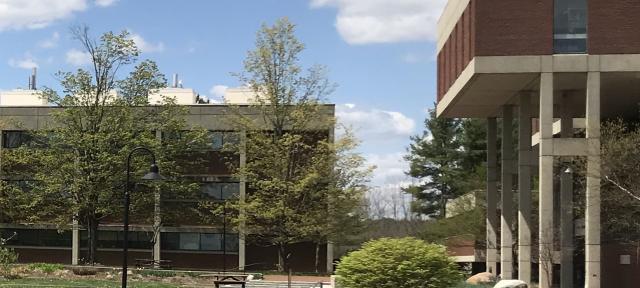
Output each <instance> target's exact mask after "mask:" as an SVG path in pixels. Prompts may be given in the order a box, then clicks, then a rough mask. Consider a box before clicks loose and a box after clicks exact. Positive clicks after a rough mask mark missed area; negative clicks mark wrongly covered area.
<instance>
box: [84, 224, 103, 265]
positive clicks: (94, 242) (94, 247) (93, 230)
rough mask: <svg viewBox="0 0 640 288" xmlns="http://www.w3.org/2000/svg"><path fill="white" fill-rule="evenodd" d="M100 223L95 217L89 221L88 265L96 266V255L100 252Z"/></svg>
mask: <svg viewBox="0 0 640 288" xmlns="http://www.w3.org/2000/svg"><path fill="white" fill-rule="evenodd" d="M99 224H100V223H99V222H98V220H97V219H96V218H95V217H91V216H89V217H88V219H87V233H88V237H87V244H88V245H87V247H89V250H88V251H87V264H89V265H94V264H96V254H97V252H98V225H99Z"/></svg>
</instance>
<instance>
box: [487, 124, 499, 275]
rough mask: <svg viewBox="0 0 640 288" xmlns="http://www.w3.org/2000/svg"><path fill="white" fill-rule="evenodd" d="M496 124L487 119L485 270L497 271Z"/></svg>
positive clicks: (494, 272) (495, 272)
mask: <svg viewBox="0 0 640 288" xmlns="http://www.w3.org/2000/svg"><path fill="white" fill-rule="evenodd" d="M497 141H498V124H497V121H496V118H488V119H487V259H486V262H487V272H490V273H493V274H495V275H497V273H498V249H497V247H498V234H497V233H498V209H497V208H498V207H497V205H498V204H497V203H498V151H497V150H498V148H497Z"/></svg>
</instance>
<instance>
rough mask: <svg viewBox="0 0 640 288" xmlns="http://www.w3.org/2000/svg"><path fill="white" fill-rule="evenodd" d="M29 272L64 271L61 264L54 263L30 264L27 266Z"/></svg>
mask: <svg viewBox="0 0 640 288" xmlns="http://www.w3.org/2000/svg"><path fill="white" fill-rule="evenodd" d="M27 268H28V269H29V270H40V271H42V272H44V273H53V272H56V271H59V270H62V269H64V266H62V264H56V263H31V264H29V265H28V266H27Z"/></svg>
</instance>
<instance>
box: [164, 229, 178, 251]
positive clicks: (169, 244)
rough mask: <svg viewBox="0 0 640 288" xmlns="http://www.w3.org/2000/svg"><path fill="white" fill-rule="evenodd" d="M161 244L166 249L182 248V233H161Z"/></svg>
mask: <svg viewBox="0 0 640 288" xmlns="http://www.w3.org/2000/svg"><path fill="white" fill-rule="evenodd" d="M160 246H161V247H162V249H164V250H180V233H161V234H160Z"/></svg>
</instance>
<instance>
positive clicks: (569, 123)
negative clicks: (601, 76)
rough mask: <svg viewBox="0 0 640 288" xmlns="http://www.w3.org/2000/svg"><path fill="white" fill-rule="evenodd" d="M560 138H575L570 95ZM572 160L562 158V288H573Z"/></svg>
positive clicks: (566, 102) (561, 121)
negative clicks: (570, 166) (570, 164)
mask: <svg viewBox="0 0 640 288" xmlns="http://www.w3.org/2000/svg"><path fill="white" fill-rule="evenodd" d="M562 104H563V105H562V117H561V120H560V125H561V129H560V136H561V137H562V138H573V115H571V111H570V110H571V107H570V103H569V102H568V95H564V96H563V98H562ZM570 160H571V159H570V158H566V157H564V158H562V162H563V165H561V167H560V169H561V171H560V173H561V175H560V243H561V244H560V245H561V247H562V249H560V287H573V252H574V245H573V237H574V235H573V171H572V170H571V169H570V168H569V163H570Z"/></svg>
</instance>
